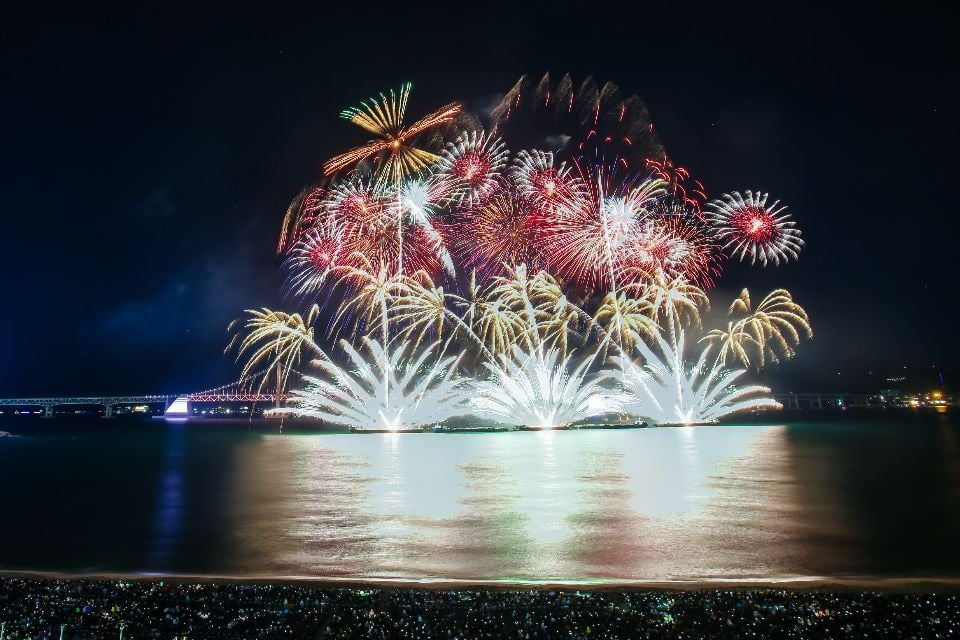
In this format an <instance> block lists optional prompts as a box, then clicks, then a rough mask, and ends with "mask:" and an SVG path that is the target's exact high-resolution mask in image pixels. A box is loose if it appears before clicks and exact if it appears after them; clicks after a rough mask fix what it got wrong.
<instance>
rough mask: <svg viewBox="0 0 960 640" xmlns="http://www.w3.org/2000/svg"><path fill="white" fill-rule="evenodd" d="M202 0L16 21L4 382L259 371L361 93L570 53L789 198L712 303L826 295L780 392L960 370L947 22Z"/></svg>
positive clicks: (1, 226)
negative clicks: (290, 215)
mask: <svg viewBox="0 0 960 640" xmlns="http://www.w3.org/2000/svg"><path fill="white" fill-rule="evenodd" d="M200 4H201V3H195V5H191V6H190V7H189V8H188V9H185V10H182V11H178V10H176V9H174V8H172V5H169V4H163V5H157V6H155V7H153V8H148V7H147V6H146V5H136V3H132V4H124V5H122V6H118V7H114V8H110V9H97V10H92V11H88V10H86V9H82V8H77V7H76V6H73V7H72V8H69V9H58V8H56V7H54V6H52V5H43V6H42V7H39V8H37V9H36V10H32V12H31V13H21V14H17V13H13V14H9V13H8V14H6V15H5V17H4V19H3V20H2V21H0V22H3V26H2V27H0V30H2V37H0V42H2V44H0V47H2V48H3V58H2V87H3V89H2V93H0V122H2V125H0V126H2V131H3V135H2V138H0V139H2V148H3V153H2V156H0V162H2V171H0V203H2V204H0V207H2V214H0V219H2V223H0V241H2V243H3V244H2V250H0V274H2V282H3V288H2V292H0V293H2V298H3V301H4V313H3V314H2V315H0V396H11V395H17V394H41V395H42V394H61V393H62V394H74V393H119V392H184V391H195V390H200V389H204V388H209V387H213V386H217V385H220V384H224V383H226V382H229V381H230V380H233V379H236V377H237V375H238V368H237V366H236V365H235V364H234V363H233V362H232V359H230V358H226V357H224V356H223V355H222V350H223V347H224V344H225V342H226V340H227V333H226V325H227V323H228V322H229V321H230V320H231V319H233V318H235V317H237V316H239V315H240V314H241V313H242V311H243V310H244V309H246V308H251V307H259V306H275V307H281V308H289V307H291V306H292V304H293V303H292V302H290V301H287V302H285V301H284V300H283V299H282V297H281V295H280V293H279V291H280V284H281V281H282V274H281V271H280V268H279V263H278V260H277V258H276V257H275V255H274V248H275V244H276V238H277V233H278V231H279V225H280V221H281V218H282V216H283V212H284V210H285V207H286V205H287V203H288V202H289V200H290V199H291V198H292V197H293V196H294V195H296V194H297V192H298V191H299V190H300V189H301V188H302V187H303V186H305V185H306V184H308V183H310V182H312V181H313V180H315V179H316V178H317V177H319V175H320V173H321V165H322V163H323V161H324V160H325V159H327V158H328V157H329V156H331V155H333V154H335V153H337V152H339V151H342V150H345V149H346V148H348V147H349V146H352V145H354V144H357V143H359V142H362V141H364V140H365V139H366V138H365V136H364V133H363V132H361V131H360V130H359V129H357V128H356V127H354V126H352V125H350V124H349V123H347V122H345V121H342V120H340V119H339V118H338V113H339V111H340V109H342V108H343V107H345V106H348V105H350V104H353V103H356V102H357V101H358V100H360V99H363V98H366V97H367V96H369V95H371V94H373V93H375V92H377V91H380V90H382V89H386V88H389V87H395V86H398V85H399V83H401V82H402V81H406V80H410V81H412V82H413V83H414V93H413V96H412V99H411V104H410V113H411V115H416V114H419V113H425V112H426V111H428V110H431V109H433V108H436V107H438V106H440V105H442V104H446V103H448V102H451V101H454V100H461V101H464V102H465V103H467V104H468V105H470V104H479V103H482V102H484V101H490V100H491V99H493V98H494V97H495V96H496V94H498V93H503V92H504V91H506V90H507V89H509V88H510V87H511V86H512V85H513V83H514V82H515V81H516V80H517V79H518V78H519V77H520V75H522V74H528V75H530V76H533V77H536V78H539V77H540V76H541V75H542V74H543V73H544V72H546V71H550V72H551V73H552V74H554V75H555V77H556V78H559V77H560V75H562V74H563V73H566V72H569V73H571V74H572V75H573V77H574V80H575V82H579V81H580V80H582V79H583V78H584V77H586V76H588V75H591V76H593V77H594V78H595V79H596V80H597V82H598V83H602V82H606V81H608V80H609V81H613V82H615V83H617V84H619V85H620V87H621V89H622V90H623V92H624V93H627V94H630V93H636V94H638V95H639V96H640V97H641V98H642V99H643V100H644V101H645V102H646V104H647V106H648V108H649V110H650V113H651V116H652V118H653V121H654V122H655V123H656V126H657V128H658V130H659V135H660V137H661V140H662V142H663V144H664V146H665V147H666V149H667V151H668V153H669V154H670V156H671V157H672V158H673V159H674V161H675V162H676V163H678V164H680V165H683V166H685V167H687V168H689V169H690V170H691V171H692V172H693V173H694V175H695V176H697V177H698V178H700V179H701V180H702V181H703V182H704V184H705V185H706V187H707V190H708V192H709V193H710V194H711V195H719V194H721V193H723V192H724V191H729V190H735V189H738V190H745V189H761V190H763V191H769V192H771V193H772V194H773V196H774V197H775V198H780V199H782V200H783V201H785V202H786V203H788V204H789V206H790V211H791V212H792V213H793V215H794V217H795V219H796V220H797V221H798V224H799V226H800V228H801V229H802V230H803V238H804V239H805V241H806V247H805V248H804V251H803V252H802V253H801V255H800V261H799V262H798V263H790V264H789V265H787V266H786V267H779V268H772V267H768V268H766V269H761V268H752V269H751V268H746V267H740V266H734V265H733V264H731V263H726V264H727V266H728V268H727V269H726V273H725V275H724V277H723V278H722V279H721V282H720V287H719V288H718V289H717V290H715V291H714V293H713V294H712V295H711V298H712V299H713V300H714V304H715V306H716V307H721V308H722V307H725V306H726V304H728V303H729V300H730V298H731V296H733V295H735V294H736V292H737V290H738V289H739V288H740V287H743V286H748V287H749V288H750V289H751V291H753V292H755V295H756V294H761V293H765V292H766V291H768V290H769V289H771V288H773V287H777V286H784V287H786V288H789V289H790V290H791V291H793V293H794V296H795V298H796V299H797V301H798V302H800V303H801V304H803V305H804V306H805V307H806V308H807V310H808V312H809V313H810V315H811V318H812V321H813V324H814V330H815V333H816V335H815V338H814V340H813V341H811V342H805V343H803V344H801V346H800V348H799V355H798V357H797V358H795V359H794V360H793V361H790V362H789V363H787V364H785V365H781V366H779V367H777V368H773V369H771V370H769V371H768V372H767V373H765V374H764V379H765V380H767V381H768V382H769V383H770V384H771V386H774V387H775V389H776V390H778V391H798V392H799V391H827V390H860V389H871V388H885V387H889V386H890V383H887V382H885V380H884V379H885V378H887V377H890V376H900V375H905V376H907V382H906V385H908V386H924V385H929V384H933V383H934V382H935V379H936V374H937V373H938V372H941V371H942V372H943V374H944V375H945V376H946V382H947V385H948V386H952V387H953V388H957V387H958V386H960V385H958V384H957V380H958V378H957V377H956V376H957V374H960V371H958V370H960V367H958V366H957V363H958V355H960V349H958V345H957V339H956V331H955V329H954V325H955V323H956V318H957V313H958V303H957V299H956V287H955V281H956V278H955V273H956V269H955V267H954V261H955V259H956V255H957V250H956V246H957V231H958V222H957V211H956V204H955V201H954V199H953V198H954V197H956V195H955V190H954V189H953V188H952V187H953V182H952V181H950V183H949V184H948V174H954V173H955V171H956V166H955V165H956V160H955V158H956V149H957V134H956V130H957V125H956V118H955V116H954V108H953V107H954V95H953V94H954V91H955V89H954V88H953V85H954V84H955V79H956V69H955V66H954V62H955V61H954V60H953V59H952V58H951V55H950V54H951V53H952V51H951V49H952V47H951V40H952V39H953V37H954V35H953V34H952V33H950V32H948V28H949V21H948V20H947V19H946V18H945V17H944V16H942V15H937V14H935V13H932V12H927V11H926V10H925V9H924V8H922V7H920V6H919V5H915V4H911V5H910V7H909V9H906V10H904V11H902V12H899V13H897V14H896V15H893V14H890V15H883V14H880V13H877V12H878V11H880V5H879V4H875V5H873V6H872V8H870V9H865V10H862V11H852V10H851V11H850V12H848V13H839V12H838V11H839V10H836V9H835V10H832V11H830V12H826V13H817V12H816V11H815V10H814V9H812V8H807V7H802V8H799V9H798V11H797V12H796V13H789V14H788V13H781V14H776V15H771V14H769V13H767V11H768V10H769V7H772V6H773V5H767V6H768V9H766V10H765V9H762V8H761V9H749V10H747V9H742V10H730V9H728V8H725V9H717V8H714V9H700V8H695V7H692V6H680V5H677V6H673V5H675V4H677V3H659V5H665V6H658V7H652V6H644V4H645V3H630V5H629V6H630V7H631V8H626V7H622V8H618V7H616V6H615V5H614V4H613V3H583V4H582V5H577V6H573V5H571V6H570V7H561V6H559V5H557V4H545V5H542V6H534V5H530V4H527V3H519V2H514V3H510V4H508V5H506V6H495V5H483V6H482V7H479V8H475V9H469V10H468V9H467V8H465V7H461V8H454V7H453V5H452V4H451V5H448V6H446V7H444V8H434V9H429V10H428V9H425V8H418V7H416V6H413V5H405V4H404V3H394V4H393V5H392V7H393V8H392V9H390V10H384V9H379V8H377V7H376V6H374V5H370V4H365V3H340V6H339V7H337V8H334V9H322V8H318V7H319V5H320V3H316V4H315V5H314V6H313V7H311V8H309V9H303V10H295V9H289V8H286V3H261V6H259V7H258V8H254V9H244V8H242V7H241V6H240V5H239V4H232V5H227V6H226V7H224V8H222V9H218V10H214V9H209V10H208V9H204V8H202V7H201V6H200ZM650 4H652V3H650ZM135 5H136V6H135ZM777 10H778V11H782V9H777ZM518 12H520V13H518ZM955 372H956V373H955Z"/></svg>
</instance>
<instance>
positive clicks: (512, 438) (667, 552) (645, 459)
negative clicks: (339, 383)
mask: <svg viewBox="0 0 960 640" xmlns="http://www.w3.org/2000/svg"><path fill="white" fill-rule="evenodd" d="M783 432H784V427H781V426H767V427H737V428H726V427H714V428H709V429H697V428H675V429H658V430H648V431H644V432H637V431H599V430H597V431H580V432H531V433H503V434H495V433H482V434H457V435H451V434H416V435H412V434H369V435H352V434H344V435H283V436H279V435H278V436H265V437H264V441H263V442H262V443H260V444H258V445H256V446H257V447H267V448H268V449H270V450H271V457H272V458H273V459H274V463H273V464H274V465H277V466H279V467H280V468H284V467H286V468H287V469H288V470H289V471H288V472H286V473H283V474H282V475H281V478H282V481H281V482H279V483H278V484H277V485H276V486H275V490H276V495H273V496H269V497H264V496H261V499H262V500H266V501H268V502H270V503H271V504H272V506H271V509H273V510H277V509H279V510H280V512H281V513H280V514H279V516H278V517H271V518H270V519H269V521H268V522H263V521H262V519H259V518H252V519H250V520H248V521H247V522H245V523H243V526H244V527H247V528H251V527H252V528H254V529H256V528H259V527H262V526H268V527H270V528H274V529H275V535H273V536H263V535H256V536H253V537H254V538H255V539H257V540H261V541H264V540H266V541H267V545H268V547H267V548H260V549H253V550H251V553H254V554H256V555H260V556H265V557H264V558H263V561H264V562H265V563H266V564H267V566H263V565H261V566H259V570H260V572H263V573H294V574H298V575H352V576H358V577H409V578H422V577H448V578H474V579H499V578H522V579H549V578H572V577H577V578H589V577H615V578H634V579H640V578H650V577H651V574H653V573H657V574H658V575H659V576H660V577H664V578H666V577H675V576H677V575H681V574H685V573H688V571H689V567H687V568H685V567H686V565H688V564H689V558H690V555H691V554H693V555H694V556H696V555H697V553H698V552H697V547H698V546H702V538H703V536H704V534H709V529H710V526H711V525H710V524H708V523H705V522H704V520H705V519H708V518H712V517H714V516H713V515H711V514H709V513H708V511H709V509H708V507H710V506H711V505H712V504H713V503H714V502H715V501H716V500H717V498H718V494H722V493H723V486H722V484H718V483H717V482H716V479H717V478H718V477H725V476H726V474H730V473H732V472H734V470H735V469H736V468H749V467H750V466H751V458H752V457H754V456H756V455H757V454H758V453H760V454H762V455H766V456H768V457H769V455H770V452H771V450H772V449H773V450H776V449H777V448H778V447H781V446H782V445H781V440H782V438H783ZM283 460H288V461H289V463H288V464H283ZM238 468H240V469H242V468H244V465H243V464H240V465H238ZM261 488H262V487H261ZM236 499H237V500H243V499H244V497H243V496H242V495H238V496H236ZM755 499H757V500H762V498H761V497H760V496H757V497H756V498H755ZM713 508H716V505H713ZM714 526H715V525H714ZM709 568H710V569H711V570H712V571H713V572H714V573H718V572H719V573H722V570H721V569H719V568H717V567H709ZM742 569H743V567H740V570H741V571H742Z"/></svg>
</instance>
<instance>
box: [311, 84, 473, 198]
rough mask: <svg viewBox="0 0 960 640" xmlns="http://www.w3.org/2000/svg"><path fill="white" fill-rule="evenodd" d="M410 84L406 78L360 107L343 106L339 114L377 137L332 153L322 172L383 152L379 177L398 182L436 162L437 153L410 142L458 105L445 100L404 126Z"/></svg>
mask: <svg viewBox="0 0 960 640" xmlns="http://www.w3.org/2000/svg"><path fill="white" fill-rule="evenodd" d="M412 86H413V85H411V84H410V83H409V82H408V83H406V84H404V85H403V86H402V87H400V91H399V93H396V92H394V91H393V90H392V89H391V90H390V94H389V95H384V94H382V93H381V94H380V96H379V98H371V99H370V100H369V101H368V102H361V103H360V106H359V107H350V108H349V109H344V110H343V111H342V112H341V113H340V115H341V117H343V118H346V119H347V120H350V121H351V122H353V123H354V124H356V125H357V126H360V127H363V128H364V129H366V130H367V131H369V132H371V133H373V134H374V135H376V136H377V139H375V140H371V141H370V142H367V143H366V144H362V145H360V146H359V147H355V148H353V149H351V150H349V151H347V152H345V153H341V154H340V155H338V156H334V157H333V158H331V159H330V160H328V161H327V162H326V163H325V164H324V165H323V172H324V173H325V174H326V175H330V174H332V173H335V172H337V171H339V170H341V169H344V168H346V167H349V166H351V165H354V164H357V163H358V162H362V161H364V160H366V159H368V158H371V157H374V156H378V155H381V154H384V155H385V159H384V160H383V164H382V166H381V171H380V175H379V181H389V182H390V183H392V184H397V183H399V182H400V180H402V179H403V178H405V177H407V176H409V175H411V174H413V173H416V172H418V171H421V170H423V169H426V168H427V167H429V166H430V165H432V164H434V163H436V162H437V161H438V160H439V159H440V156H438V155H436V154H435V153H430V152H429V151H426V150H425V149H420V148H418V147H415V146H413V145H412V144H411V141H412V139H413V138H414V137H415V136H416V135H417V134H419V133H423V132H424V131H426V130H427V129H431V128H433V127H436V126H437V125H441V124H443V123H445V122H450V121H451V120H452V119H453V118H454V116H456V115H457V114H458V113H460V105H459V104H457V103H455V102H454V103H452V104H448V105H447V106H445V107H443V108H442V109H439V110H438V111H434V112H433V113H431V114H430V115H428V116H426V117H425V118H422V119H420V120H418V121H417V122H414V123H413V124H411V125H408V126H404V124H403V117H404V115H405V113H406V110H407V98H408V97H409V96H410V89H411V88H412Z"/></svg>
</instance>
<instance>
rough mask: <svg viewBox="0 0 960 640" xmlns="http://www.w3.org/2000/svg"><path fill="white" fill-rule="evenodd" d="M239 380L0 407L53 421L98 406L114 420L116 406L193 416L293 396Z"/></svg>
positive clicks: (0, 401) (26, 400)
mask: <svg viewBox="0 0 960 640" xmlns="http://www.w3.org/2000/svg"><path fill="white" fill-rule="evenodd" d="M251 378H253V376H249V377H248V378H247V379H246V380H243V379H241V380H237V381H236V382H231V383H230V384H226V385H223V386H222V387H217V388H216V389H208V390H207V391H198V392H196V393H186V394H170V395H123V396H122V395H115V396H47V397H39V396H27V397H22V398H0V407H18V408H25V407H39V408H41V409H42V410H43V415H44V417H45V418H52V417H53V415H54V409H55V408H57V407H65V406H71V405H72V406H97V405H100V406H102V407H103V408H104V413H103V417H105V418H111V417H113V414H114V411H115V409H116V407H117V405H145V404H160V403H163V408H164V415H171V416H177V415H180V416H187V415H190V408H191V407H190V404H191V403H193V402H250V403H264V404H270V405H272V406H274V407H279V406H281V405H282V404H283V402H285V401H287V400H288V399H289V398H290V397H291V396H290V394H285V393H282V394H276V393H264V392H263V391H261V390H255V389H253V388H251V387H250V386H249V384H248V381H249V380H250V379H251Z"/></svg>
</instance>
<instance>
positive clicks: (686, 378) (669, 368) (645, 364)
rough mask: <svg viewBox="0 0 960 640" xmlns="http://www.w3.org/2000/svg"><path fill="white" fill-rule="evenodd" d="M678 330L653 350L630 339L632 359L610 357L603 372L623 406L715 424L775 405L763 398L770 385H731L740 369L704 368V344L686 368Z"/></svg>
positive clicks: (660, 418)
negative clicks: (616, 388) (674, 338)
mask: <svg viewBox="0 0 960 640" xmlns="http://www.w3.org/2000/svg"><path fill="white" fill-rule="evenodd" d="M683 343H684V336H683V332H682V331H681V332H680V335H679V337H678V339H677V341H676V342H675V343H672V342H668V341H667V340H665V339H664V338H663V337H662V336H660V335H659V334H658V335H657V336H656V341H655V344H656V345H657V347H658V350H659V353H657V352H656V351H654V350H653V349H651V348H650V347H649V346H647V344H646V343H645V342H643V341H642V340H638V341H636V342H635V343H634V344H635V346H636V353H637V355H638V357H637V358H635V359H631V358H630V357H628V356H626V355H620V356H617V357H616V358H615V362H616V366H617V368H616V369H615V370H606V371H604V372H603V375H604V376H605V377H607V378H609V379H612V380H616V381H617V382H619V383H620V385H621V387H622V388H623V391H624V396H623V398H622V401H623V408H624V410H625V411H628V412H630V413H632V414H634V415H637V416H640V417H643V418H648V419H651V420H654V421H655V422H658V423H661V424H696V423H707V422H716V421H717V420H719V419H720V418H722V417H723V416H725V415H728V414H730V413H734V412H737V411H743V410H747V409H760V408H780V404H779V403H778V402H776V401H775V400H773V399H772V398H769V397H764V396H765V394H767V393H769V392H770V389H768V388H766V387H761V386H748V387H742V388H737V387H734V386H733V382H734V381H735V380H736V379H737V378H738V377H740V376H741V375H742V374H743V373H744V371H743V370H740V371H726V370H724V369H722V368H721V367H720V364H719V363H717V362H715V363H714V364H713V366H712V367H711V366H707V360H708V356H709V353H710V347H709V346H708V347H707V348H706V349H704V350H703V351H702V352H701V353H700V357H699V358H698V360H697V361H696V363H695V364H694V365H693V366H692V367H688V366H687V364H686V363H685V361H684V359H683Z"/></svg>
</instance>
